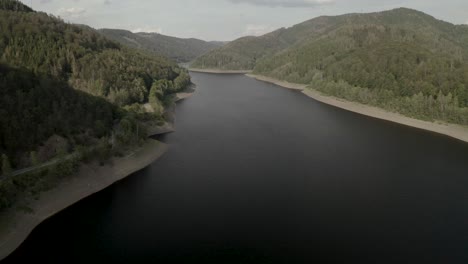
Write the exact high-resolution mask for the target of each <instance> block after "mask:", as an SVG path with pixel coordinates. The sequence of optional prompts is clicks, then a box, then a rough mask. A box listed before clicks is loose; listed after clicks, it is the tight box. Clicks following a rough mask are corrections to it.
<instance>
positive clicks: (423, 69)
mask: <svg viewBox="0 0 468 264" xmlns="http://www.w3.org/2000/svg"><path fill="white" fill-rule="evenodd" d="M191 67H193V68H204V69H224V70H253V71H254V73H257V74H261V75H265V76H269V77H273V78H276V79H280V80H286V81H290V82H295V83H301V84H311V85H312V86H313V87H314V88H316V89H317V90H320V91H322V92H324V93H327V94H331V95H334V96H338V97H343V98H346V99H348V100H352V101H359V102H362V103H366V104H372V105H377V106H380V107H383V108H385V109H389V110H391V111H397V112H401V113H404V114H406V115H410V116H415V117H418V118H423V119H439V120H445V121H449V122H454V123H461V124H468V110H467V107H468V27H466V26H462V25H460V26H459V25H453V24H450V23H447V22H444V21H441V20H437V19H435V18H433V17H432V16H429V15H427V14H425V13H422V12H419V11H416V10H411V9H406V8H399V9H394V10H390V11H385V12H378V13H370V14H348V15H342V16H335V17H319V18H315V19H312V20H309V21H306V22H304V23H301V24H298V25H296V26H293V27H291V28H287V29H279V30H277V31H274V32H271V33H269V34H266V35H263V36H260V37H244V38H240V39H238V40H235V41H233V42H231V43H229V44H227V45H225V46H224V47H221V48H218V49H215V50H213V51H211V52H209V53H207V54H205V55H203V56H201V57H199V58H198V59H196V60H195V61H194V63H193V64H192V65H191Z"/></svg>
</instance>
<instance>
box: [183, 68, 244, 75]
mask: <svg viewBox="0 0 468 264" xmlns="http://www.w3.org/2000/svg"><path fill="white" fill-rule="evenodd" d="M188 70H189V71H191V72H202V73H219V74H223V73H224V74H246V73H251V72H252V71H251V70H216V69H197V68H189V69H188Z"/></svg>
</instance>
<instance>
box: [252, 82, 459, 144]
mask: <svg viewBox="0 0 468 264" xmlns="http://www.w3.org/2000/svg"><path fill="white" fill-rule="evenodd" d="M247 76H249V77H251V78H255V79H257V80H260V81H264V82H268V83H272V84H276V85H278V86H281V87H284V88H288V89H293V90H299V91H302V93H303V94H305V95H306V96H308V97H310V98H312V99H314V100H317V101H319V102H322V103H325V104H328V105H332V106H335V107H339V108H342V109H345V110H348V111H351V112H355V113H358V114H362V115H366V116H370V117H374V118H378V119H382V120H387V121H391V122H394V123H399V124H402V125H406V126H410V127H415V128H419V129H424V130H427V131H431V132H435V133H439V134H443V135H446V136H449V137H452V138H455V139H458V140H461V141H464V142H468V127H465V126H461V125H455V124H446V123H434V122H429V121H423V120H419V119H414V118H411V117H407V116H403V115H401V114H398V113H393V112H388V111H386V110H384V109H381V108H378V107H373V106H368V105H363V104H360V103H356V102H351V101H346V100H344V99H340V98H336V97H332V96H326V95H323V94H321V93H320V92H318V91H316V90H313V89H309V88H307V86H306V85H304V84H296V83H289V82H285V81H280V80H276V79H274V78H269V77H265V76H261V75H255V74H247Z"/></svg>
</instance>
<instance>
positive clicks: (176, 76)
mask: <svg viewBox="0 0 468 264" xmlns="http://www.w3.org/2000/svg"><path fill="white" fill-rule="evenodd" d="M0 65H1V69H0V96H1V97H0V155H2V159H3V163H4V164H7V165H8V166H11V167H12V168H13V169H15V168H20V167H24V166H28V165H31V164H32V163H34V162H32V160H36V159H32V158H30V156H31V155H30V154H31V153H34V154H35V155H34V156H36V154H37V153H36V152H40V151H42V150H44V147H46V148H47V147H48V146H49V145H50V144H48V143H50V142H49V141H50V140H49V139H51V138H57V139H60V140H56V141H64V142H66V144H65V145H66V147H65V149H63V151H64V152H65V153H67V152H72V151H74V150H76V148H77V147H79V146H91V145H95V144H96V143H97V142H99V140H101V139H104V141H103V142H107V141H106V140H105V138H110V136H111V133H114V135H117V136H119V135H120V134H119V133H120V132H122V131H124V132H125V131H127V132H128V131H130V130H135V129H136V123H135V122H136V119H139V118H140V116H141V117H144V118H148V117H149V116H151V118H153V119H155V120H157V119H161V118H162V117H161V114H162V111H163V108H164V106H165V102H166V101H167V98H169V96H170V95H171V94H173V93H175V92H177V91H179V90H182V89H184V88H186V87H187V86H188V85H189V84H190V77H189V75H188V73H187V71H186V70H185V69H182V68H180V67H178V66H177V65H176V64H175V63H173V62H171V61H169V60H168V59H165V58H163V57H159V56H152V55H148V54H144V53H141V52H139V51H136V50H132V49H130V48H127V47H123V46H121V45H120V44H118V43H116V42H113V41H111V40H108V39H106V38H105V37H103V36H101V35H100V34H99V33H97V32H96V31H95V30H92V29H90V28H88V27H84V26H76V25H71V24H67V23H64V22H63V21H62V20H60V19H58V18H55V17H52V16H49V15H47V14H45V13H40V12H34V11H33V10H31V9H30V8H29V7H27V6H25V5H23V4H21V3H20V2H19V1H15V0H0ZM147 102H150V103H151V105H152V106H153V109H154V110H155V112H154V113H151V114H144V113H143V111H142V109H143V108H142V107H141V104H143V103H147ZM122 133H123V132H122ZM141 134H144V133H141ZM127 136H128V135H127ZM120 139H122V140H121V141H122V143H123V144H126V143H128V142H126V140H125V138H124V137H120ZM49 147H53V148H54V150H53V151H52V152H54V153H55V154H57V146H53V144H52V146H49ZM45 152H47V151H46V150H44V153H45ZM39 156H40V157H39V159H40V161H45V160H47V159H49V158H52V157H53V156H54V155H45V154H44V155H43V156H41V155H39ZM5 160H7V162H5ZM8 166H7V167H8ZM4 173H5V172H4Z"/></svg>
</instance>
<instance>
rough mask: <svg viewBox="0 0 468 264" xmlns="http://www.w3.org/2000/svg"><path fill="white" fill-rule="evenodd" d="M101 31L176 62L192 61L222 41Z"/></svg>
mask: <svg viewBox="0 0 468 264" xmlns="http://www.w3.org/2000/svg"><path fill="white" fill-rule="evenodd" d="M98 32H99V33H101V34H102V35H104V36H106V37H108V38H109V39H112V40H115V41H117V42H119V43H121V44H123V45H125V46H128V47H132V48H136V49H141V50H144V51H148V52H151V53H154V54H159V55H162V56H165V57H168V58H170V59H172V60H174V61H176V62H190V61H192V60H193V59H195V58H196V57H198V56H200V55H203V54H205V53H206V52H208V51H210V50H212V49H215V48H217V47H220V46H221V45H222V43H221V42H207V41H203V40H199V39H193V38H191V39H182V38H176V37H170V36H165V35H161V34H158V33H144V32H139V33H132V32H130V31H127V30H120V29H100V30H98Z"/></svg>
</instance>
